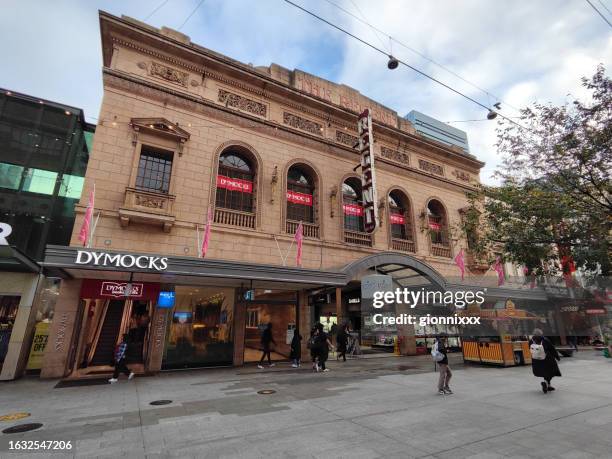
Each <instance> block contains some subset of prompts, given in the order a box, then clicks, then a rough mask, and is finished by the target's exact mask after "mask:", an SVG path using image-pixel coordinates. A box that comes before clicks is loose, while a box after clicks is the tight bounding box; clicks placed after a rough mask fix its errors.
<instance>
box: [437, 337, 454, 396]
mask: <svg viewBox="0 0 612 459" xmlns="http://www.w3.org/2000/svg"><path fill="white" fill-rule="evenodd" d="M434 347H435V348H436V349H437V351H438V352H439V353H440V354H442V355H443V356H444V358H443V359H442V360H438V361H436V363H437V365H438V372H439V373H440V376H439V377H438V393H439V394H440V395H451V394H452V393H453V391H452V390H451V388H450V387H449V383H450V380H451V378H452V376H453V373H452V372H451V369H450V367H449V366H448V355H447V348H446V344H445V343H444V340H443V339H442V338H441V337H437V338H436V341H435V342H434Z"/></svg>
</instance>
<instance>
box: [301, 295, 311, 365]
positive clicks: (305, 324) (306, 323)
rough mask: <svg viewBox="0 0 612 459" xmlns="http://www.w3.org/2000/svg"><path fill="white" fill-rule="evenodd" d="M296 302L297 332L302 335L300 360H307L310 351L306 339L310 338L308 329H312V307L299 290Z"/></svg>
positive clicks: (306, 296) (306, 297)
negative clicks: (297, 303)
mask: <svg viewBox="0 0 612 459" xmlns="http://www.w3.org/2000/svg"><path fill="white" fill-rule="evenodd" d="M298 302H299V309H298V314H299V320H298V322H299V326H300V329H299V332H300V335H302V360H304V361H305V360H307V358H308V356H309V355H310V349H308V348H307V347H306V344H307V343H308V339H309V338H310V329H311V328H312V308H313V307H314V306H312V307H311V306H310V305H309V304H308V294H307V293H306V291H304V290H300V291H299V292H298Z"/></svg>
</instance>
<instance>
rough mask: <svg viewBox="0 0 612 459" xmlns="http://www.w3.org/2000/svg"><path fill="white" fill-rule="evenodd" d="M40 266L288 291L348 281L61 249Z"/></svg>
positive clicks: (88, 274) (50, 271)
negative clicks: (255, 284)
mask: <svg viewBox="0 0 612 459" xmlns="http://www.w3.org/2000/svg"><path fill="white" fill-rule="evenodd" d="M42 265H43V268H44V272H45V274H47V275H48V276H56V277H62V278H94V279H106V278H114V279H125V278H126V276H128V277H129V275H130V273H133V274H134V275H138V279H140V280H145V281H149V282H165V283H181V282H185V281H189V283H194V282H198V280H199V279H201V280H202V281H205V280H206V279H208V280H214V281H215V282H217V283H227V281H228V280H234V281H244V282H248V281H258V282H259V283H260V284H261V283H262V282H270V283H283V284H286V286H287V287H288V288H289V286H291V285H298V284H299V285H300V286H302V288H303V287H304V286H305V285H312V286H322V285H324V286H343V285H346V283H347V277H346V274H344V273H340V272H337V271H321V270H315V269H303V268H295V267H288V266H277V265H264V264H254V263H244V262H237V261H228V260H213V259H205V258H195V257H176V256H165V255H162V254H152V253H138V252H125V251H121V252H118V251H112V250H105V249H99V248H92V249H85V248H81V247H66V246H57V245H48V246H47V248H46V250H45V261H44V262H43V263H42ZM230 283H231V282H230Z"/></svg>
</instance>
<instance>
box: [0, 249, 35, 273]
mask: <svg viewBox="0 0 612 459" xmlns="http://www.w3.org/2000/svg"><path fill="white" fill-rule="evenodd" d="M40 270H41V267H40V265H39V264H38V263H36V262H35V261H34V260H32V259H31V258H30V257H28V256H27V255H26V254H24V253H23V252H21V251H20V250H19V249H17V248H16V247H12V246H10V245H2V246H0V271H4V272H20V273H37V272H40Z"/></svg>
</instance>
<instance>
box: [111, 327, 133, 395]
mask: <svg viewBox="0 0 612 459" xmlns="http://www.w3.org/2000/svg"><path fill="white" fill-rule="evenodd" d="M127 341H128V335H127V334H125V335H123V339H122V341H121V343H119V344H118V345H117V347H116V348H115V371H114V372H113V377H112V378H111V379H109V380H108V382H109V383H111V384H114V383H116V382H117V381H118V380H119V373H123V374H125V375H127V377H128V379H132V378H133V377H134V372H133V371H130V369H129V368H128V367H127V365H126V364H125V354H126V352H127V348H128V343H127Z"/></svg>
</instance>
